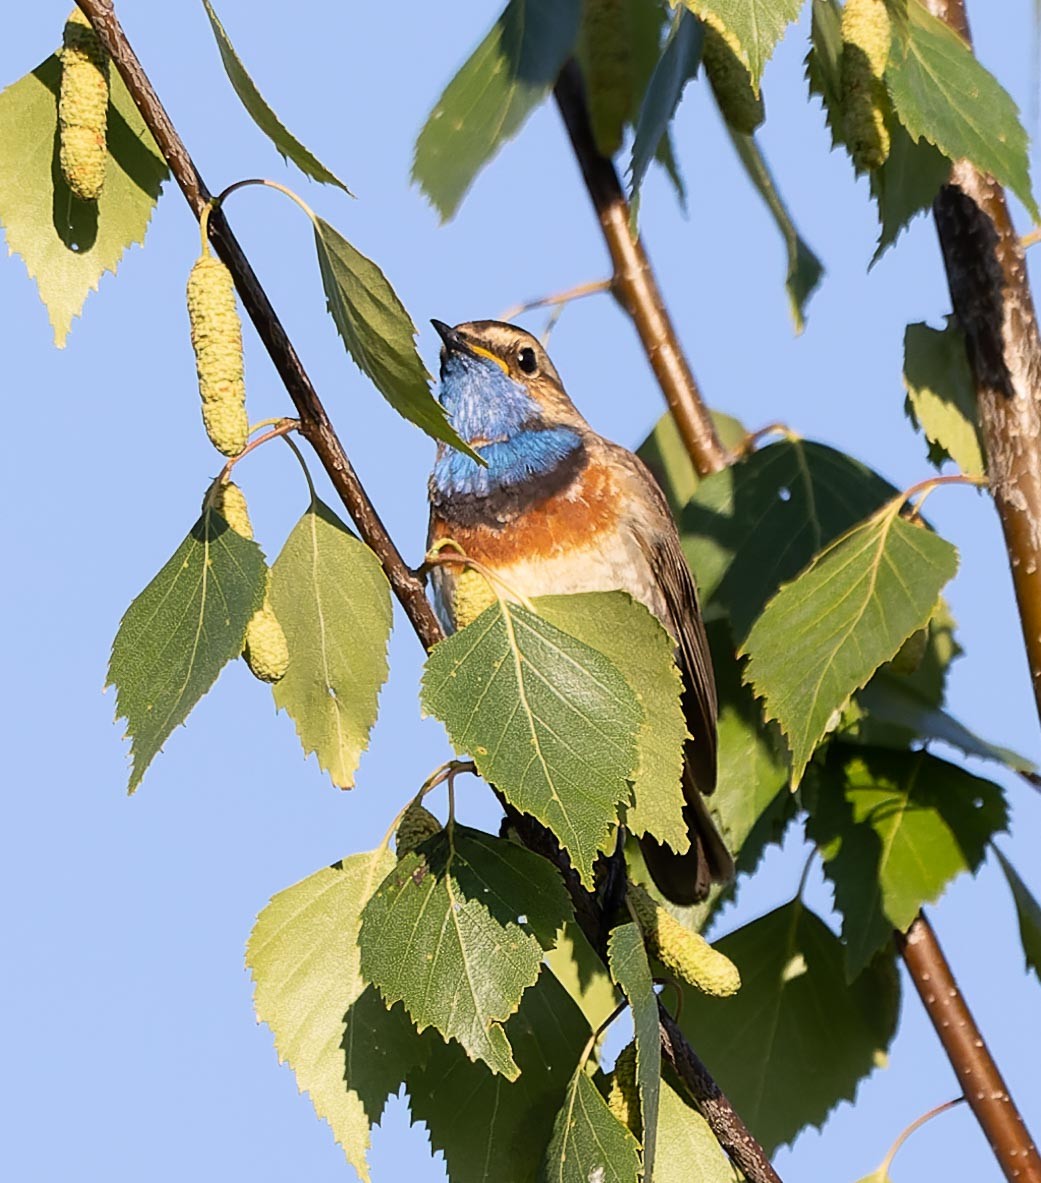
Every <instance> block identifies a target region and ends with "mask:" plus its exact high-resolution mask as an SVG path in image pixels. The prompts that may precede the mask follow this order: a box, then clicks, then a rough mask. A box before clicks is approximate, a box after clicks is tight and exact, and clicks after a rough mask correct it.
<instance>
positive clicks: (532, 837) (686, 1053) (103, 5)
mask: <svg viewBox="0 0 1041 1183" xmlns="http://www.w3.org/2000/svg"><path fill="white" fill-rule="evenodd" d="M76 2H77V4H78V5H79V7H80V8H81V9H82V11H83V12H84V13H85V14H86V16H87V17H88V19H89V20H90V22H91V24H92V25H93V26H94V29H95V31H96V32H97V34H98V37H99V39H100V40H101V43H102V45H103V46H104V48H105V51H106V53H107V54H108V55H109V57H110V58H111V59H112V62H113V64H114V65H115V67H116V69H117V70H118V71H119V74H120V76H121V77H122V79H123V81H124V82H125V83H126V86H127V89H128V90H129V92H130V94H131V96H132V98H133V100H134V103H135V105H136V106H137V109H138V110H139V111H140V113H141V116H142V118H143V120H144V122H145V125H146V126H147V127H148V130H149V131H150V132H151V134H152V137H153V139H154V140H155V142H156V144H157V146H158V148H159V151H160V152H161V154H162V156H163V158H164V159H165V160H166V163H167V164H168V166H169V168H170V171H171V172H172V174H173V176H174V179H175V180H176V181H177V184H178V186H179V187H180V189H181V192H182V193H183V194H184V197H185V200H186V201H187V202H188V205H189V207H190V208H191V210H192V212H193V213H194V214H195V216H196V217H197V218H200V217H201V216H202V213H203V211H204V209H206V208H207V206H208V205H209V203H210V201H211V197H212V195H211V193H210V191H209V189H207V187H206V185H205V183H204V181H203V179H202V177H201V176H200V175H199V172H198V170H197V169H196V167H195V164H194V162H193V161H192V159H191V157H190V155H189V154H188V150H187V148H186V147H185V145H184V142H183V141H182V140H181V138H180V136H179V134H178V133H177V130H176V128H175V127H174V126H173V123H172V122H171V121H170V117H169V116H168V114H167V113H166V110H165V108H164V107H163V105H162V103H161V101H160V99H159V96H158V95H157V94H156V92H155V89H154V88H153V86H152V84H151V81H150V80H149V78H148V76H147V75H146V74H145V71H144V69H143V67H142V66H141V63H140V61H139V60H138V58H137V55H136V54H135V53H134V51H133V49H132V47H131V46H130V43H129V42H128V41H127V38H126V34H125V33H124V32H123V29H122V28H121V26H120V24H119V21H118V20H117V19H116V15H115V11H114V10H113V7H112V0H76ZM612 171H613V170H612ZM615 183H616V184H617V177H615ZM623 205H624V201H623ZM627 216H628V215H626V217H627ZM209 231H210V234H209V237H210V241H211V242H212V244H213V246H214V249H215V250H216V252H217V254H218V255H219V256H220V258H221V259H222V260H223V261H224V263H225V264H226V265H227V267H228V269H229V270H230V271H231V273H232V275H233V276H234V278H235V286H236V287H237V289H238V292H239V295H240V297H241V298H242V303H243V306H244V308H245V309H246V313H247V315H248V316H249V318H250V320H251V321H252V322H253V325H254V327H255V328H256V330H257V334H258V335H259V337H260V339H261V341H262V342H263V343H264V346H265V348H266V349H267V351H268V354H269V356H270V357H271V360H272V362H273V363H274V365H275V368H276V370H277V372H278V374H279V377H280V378H281V379H282V381H283V383H284V384H285V387H286V390H287V391H288V393H289V396H290V398H291V399H292V400H293V403H294V405H295V406H296V409H297V412H298V414H299V417H300V434H301V435H302V436H304V438H306V439H307V441H308V442H309V443H310V444H311V447H312V448H313V449H314V451H315V454H316V455H317V456H318V459H319V460H320V462H321V464H322V466H323V467H324V468H325V470H326V473H327V474H328V476H329V479H330V480H331V481H332V484H333V487H334V488H335V489H336V491H337V493H338V494H339V496H340V499H341V500H342V502H343V504H344V507H345V508H346V510H347V512H348V514H349V515H350V516H351V518H352V520H353V521H354V524H355V526H356V527H357V529H358V532H359V534H360V535H361V537H362V539H363V540H364V541H365V542H366V544H367V545H368V546H369V547H371V548H372V550H373V551H374V552H375V554H376V555H377V557H378V558H379V560H380V563H381V564H382V566H383V570H384V572H385V573H386V575H387V578H388V579H389V581H390V584H391V587H392V589H393V591H394V593H395V595H396V596H397V598H398V600H399V602H400V603H401V606H402V608H403V609H404V610H405V613H406V614H407V616H408V618H409V621H410V622H411V624H412V627H413V628H414V629H415V631H416V635H417V636H418V637H419V640H420V642H421V643H422V645H423V646H424V647H425V648H426V649H430V648H432V647H433V646H434V645H435V644H437V642H438V641H440V640H441V639H442V638H443V637H444V633H443V631H442V629H441V626H440V624H439V623H438V620H437V617H436V616H435V615H434V612H433V609H432V608H431V606H430V602H429V601H428V600H427V598H426V593H425V590H424V587H423V583H422V581H421V580H420V579H418V578H417V577H416V575H415V574H414V573H413V572H412V571H411V570H410V569H409V567H408V566H407V565H406V563H405V561H404V559H403V558H402V557H401V554H400V553H399V551H398V549H397V547H396V546H395V545H394V542H393V540H392V539H391V537H390V535H389V534H388V533H387V530H386V528H385V527H384V525H383V523H382V521H381V520H380V517H379V515H378V513H377V512H376V509H375V507H374V506H373V504H372V502H371V501H370V500H369V497H368V494H367V493H366V492H365V490H364V488H363V487H362V484H361V482H360V481H359V480H358V477H357V474H356V473H355V471H354V469H353V467H352V466H351V463H350V460H349V459H348V458H347V454H346V452H345V451H344V448H343V445H342V444H341V443H340V441H339V439H338V437H337V435H336V433H335V431H334V430H333V427H332V424H331V422H330V421H329V417H328V415H327V414H326V411H325V408H324V407H323V405H322V403H321V401H320V399H319V398H318V394H317V392H316V391H315V389H314V387H313V386H312V384H311V381H310V379H309V378H308V376H307V373H306V371H305V370H304V368H303V365H302V363H301V362H300V359H299V357H297V354H296V351H295V350H294V348H293V345H292V343H291V342H290V340H289V337H288V335H287V334H286V331H285V329H284V328H283V327H282V324H281V322H280V321H279V319H278V316H277V314H276V313H275V310H274V308H273V307H272V306H271V302H270V300H269V299H268V297H267V293H266V292H265V291H264V289H263V288H262V287H261V285H260V281H259V280H258V279H257V276H256V274H255V273H254V271H253V269H252V267H251V266H250V264H249V261H248V259H247V258H246V256H245V254H244V253H243V251H242V248H241V247H240V246H239V244H238V241H237V240H236V238H235V236H234V235H233V234H232V232H231V228H230V227H229V225H228V223H227V220H226V218H225V216H224V213H223V211H222V210H221V209H219V208H216V209H212V210H211V212H210V215H209ZM626 236H627V239H628V228H627V227H626ZM628 240H629V241H630V243H631V239H628ZM640 257H641V258H642V252H640ZM643 265H644V267H645V268H646V260H644V263H643ZM648 270H649V269H648ZM628 274H629V273H628V272H627V275H628ZM648 282H650V287H651V290H652V291H653V292H654V293H655V295H656V293H657V289H656V288H655V287H653V280H651V281H648V279H647V277H646V276H644V277H642V278H641V277H640V276H631V275H630V276H629V278H628V279H627V280H626V283H627V284H628V285H629V287H631V288H633V289H636V290H643V289H644V288H646V287H647V285H648ZM627 290H628V289H627ZM656 298H657V299H658V309H657V311H654V310H653V309H652V310H651V311H654V316H655V317H657V318H658V320H659V321H660V320H661V318H665V313H664V308H663V307H661V305H660V297H656ZM655 323H657V321H656V322H655ZM665 323H666V325H667V323H668V322H667V318H665ZM659 327H660V326H659ZM668 328H669V332H670V333H671V325H669V326H668ZM642 335H643V334H642V332H641V336H642ZM670 341H671V342H672V344H671V345H670V344H669V342H670ZM645 344H646V343H645ZM661 345H662V349H663V350H664V352H665V353H666V354H667V355H668V357H669V358H671V360H669V361H668V363H667V364H664V363H663V366H664V369H666V370H670V371H671V369H672V368H675V367H676V364H677V363H676V353H677V351H678V346H677V345H676V344H675V336H674V335H672V336H671V337H670V336H669V334H667V333H664V331H662V333H661ZM678 356H679V357H680V358H681V359H682V354H679V355H678ZM684 366H685V363H684ZM656 372H657V366H656ZM687 374H688V377H689V371H687ZM690 387H691V388H693V379H692V378H690ZM694 393H695V395H696V390H695V392H694ZM688 394H689V390H688ZM681 401H682V400H681ZM688 402H689V399H688ZM700 406H701V404H700V401H697V405H696V406H695V407H694V411H697V409H698V408H699V407H700ZM688 409H690V408H689V407H688ZM701 410H702V411H703V410H704V408H703V407H702V408H701ZM692 423H693V427H694V429H693V434H692V438H693V439H697V440H700V441H701V446H702V453H703V459H704V461H705V465H706V467H705V471H712V470H714V469H717V468H721V467H722V466H723V464H724V463H725V461H726V453H725V451H724V450H723V449H722V447H721V446H720V444H719V440H718V437H717V436H716V434H715V430H714V428H713V426H712V422H711V419H709V418H708V416H707V413H705V414H704V416H703V421H702V418H701V417H699V416H698V415H697V414H693V416H692ZM500 801H501V802H502V804H503V806H504V809H505V811H506V814H507V818H508V819H509V823H510V824H511V825H512V826H513V828H514V829H515V830H516V831H517V833H518V835H519V836H520V837H521V840H522V841H523V842H524V844H525V845H526V846H528V847H529V848H530V849H532V850H535V851H537V852H539V853H542V854H544V856H545V857H548V858H550V860H551V861H552V862H554V863H555V864H556V865H557V866H558V867H559V868H560V870H561V872H562V873H563V875H564V877H565V881H566V882H568V884H569V886H570V887H572V889H573V898H574V899H575V900H576V915H577V917H578V919H579V923H580V924H581V926H582V927H583V930H584V931H585V934H586V936H587V937H589V938H590V940H592V941H593V942H594V945H595V947H597V948H601V945H602V941H601V938H602V936H603V929H604V927H605V925H604V918H603V917H602V916H601V914H600V910H599V909H598V908H597V907H596V906H595V903H594V902H593V900H592V897H591V896H590V895H589V893H587V892H582V890H581V886H580V885H579V886H578V889H577V891H575V890H574V887H575V884H576V883H577V876H575V874H574V871H573V870H572V868H571V866H570V862H569V860H568V858H567V856H566V854H565V853H564V852H563V851H562V850H561V849H560V847H559V844H558V843H557V842H556V841H555V839H554V838H553V835H552V834H550V833H549V832H548V831H547V830H546V829H545V828H544V827H542V826H540V825H539V824H538V823H536V822H535V821H534V819H532V818H530V817H526V816H525V815H523V814H520V813H518V812H517V811H516V810H514V809H512V808H511V807H509V806H508V805H507V804H506V802H504V801H502V798H501V796H500ZM601 952H602V949H601ZM666 1021H667V1022H668V1027H667V1026H666ZM662 1042H663V1046H667V1051H666V1055H667V1056H668V1057H669V1058H670V1062H671V1063H672V1064H673V1067H674V1068H675V1069H676V1071H677V1073H678V1074H679V1076H680V1078H681V1079H682V1080H683V1081H684V1082H685V1084H686V1085H687V1087H688V1089H690V1091H691V1094H692V1096H695V1097H698V1096H703V1098H704V1099H703V1101H702V1102H701V1103H700V1104H699V1108H700V1109H701V1112H702V1113H703V1114H704V1116H705V1117H706V1120H707V1121H708V1123H709V1125H710V1127H711V1128H712V1130H713V1133H714V1134H715V1135H716V1137H717V1138H718V1139H719V1142H720V1144H721V1145H722V1147H723V1148H724V1150H726V1152H727V1153H728V1154H729V1155H730V1157H731V1159H732V1160H733V1161H734V1162H735V1163H736V1164H737V1165H738V1166H740V1167H741V1168H742V1169H743V1170H744V1172H745V1175H746V1177H747V1178H748V1180H749V1181H750V1183H780V1180H779V1179H778V1176H777V1174H776V1173H775V1172H774V1170H773V1168H772V1167H771V1166H770V1163H769V1161H768V1160H767V1157H766V1155H765V1153H764V1151H763V1150H762V1147H760V1146H759V1145H758V1143H756V1142H755V1140H754V1139H753V1138H752V1136H751V1134H749V1132H748V1130H747V1129H746V1127H745V1126H744V1123H743V1122H742V1121H741V1119H740V1118H739V1117H738V1116H737V1114H736V1113H735V1112H734V1110H733V1108H732V1107H731V1105H730V1103H729V1101H727V1099H726V1097H725V1096H724V1095H723V1093H722V1091H721V1090H720V1088H719V1086H718V1085H717V1084H716V1083H715V1081H713V1080H712V1078H711V1076H710V1075H709V1074H708V1072H707V1071H706V1070H705V1068H704V1065H702V1064H701V1061H700V1060H698V1058H697V1056H696V1055H695V1054H694V1052H693V1050H692V1049H691V1048H690V1046H689V1044H687V1042H686V1040H685V1039H684V1037H683V1035H682V1033H681V1032H680V1031H679V1028H677V1027H676V1026H675V1024H673V1023H672V1020H671V1018H669V1017H668V1014H667V1012H666V1014H665V1018H664V1019H663V1020H662ZM695 1103H696V1104H698V1101H697V1100H696V1101H695Z"/></svg>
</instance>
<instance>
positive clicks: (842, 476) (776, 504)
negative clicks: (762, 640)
mask: <svg viewBox="0 0 1041 1183" xmlns="http://www.w3.org/2000/svg"><path fill="white" fill-rule="evenodd" d="M895 493H896V489H894V488H893V486H892V485H890V484H889V483H888V482H887V481H884V480H883V479H882V478H881V477H880V476H879V475H878V474H877V473H875V472H872V471H871V469H870V468H867V467H866V466H865V465H863V464H861V463H860V462H859V461H857V460H854V459H853V458H852V457H850V456H847V455H846V454H845V453H844V452H839V451H836V450H835V449H834V448H829V447H827V446H825V445H824V444H816V443H812V442H810V441H808V440H800V439H786V440H782V441H781V442H780V443H776V444H771V445H770V446H769V447H766V448H760V449H759V450H758V451H755V452H753V453H752V454H751V455H749V456H746V457H744V458H743V459H741V460H739V461H738V462H737V463H736V464H733V465H731V466H730V467H728V468H725V469H724V470H723V471H722V472H718V473H713V474H712V476H709V477H706V478H705V479H704V480H703V481H702V482H701V483H700V484H699V485H698V487H697V492H696V493H695V495H694V497H693V499H692V500H691V501H690V503H689V505H688V506H687V508H686V509H685V510H684V512H683V515H682V517H681V518H680V532H681V534H682V536H683V550H684V553H685V554H686V556H687V560H688V562H689V563H690V565H691V569H692V570H693V571H694V574H695V575H696V576H697V579H698V587H699V588H700V589H701V599H702V604H703V606H704V609H705V611H706V614H710V613H711V610H712V608H713V607H714V606H715V605H716V604H718V605H720V606H722V607H723V608H724V609H725V610H726V612H727V613H728V615H729V616H730V621H731V624H732V625H733V628H734V639H735V640H737V641H739V642H740V641H743V640H744V639H745V637H747V636H748V630H749V629H750V628H751V627H752V624H753V622H754V621H755V619H756V617H757V616H758V615H759V613H760V612H761V611H762V609H763V605H764V604H765V603H766V601H767V600H768V599H769V598H770V597H771V596H772V595H773V594H774V592H776V591H777V588H778V587H779V586H780V585H781V583H782V582H784V581H785V580H789V579H793V578H794V577H795V576H796V575H797V574H798V573H799V572H800V571H801V570H802V569H803V568H804V567H805V566H806V564H807V563H808V562H809V561H810V559H812V558H813V556H814V555H815V554H817V553H818V552H819V551H820V550H822V549H823V548H824V547H825V546H826V545H827V544H828V543H829V542H831V541H832V540H833V539H835V538H837V537H839V535H840V534H842V533H843V532H844V531H846V530H848V529H849V528H850V527H851V526H854V525H856V523H857V522H859V521H862V520H863V519H864V518H865V517H867V515H868V514H870V513H873V512H874V511H875V510H876V509H878V508H879V506H881V505H883V504H884V503H885V502H887V501H888V500H889V499H890V498H891V497H892V496H894V494H895Z"/></svg>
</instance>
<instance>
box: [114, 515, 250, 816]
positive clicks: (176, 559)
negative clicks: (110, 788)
mask: <svg viewBox="0 0 1041 1183" xmlns="http://www.w3.org/2000/svg"><path fill="white" fill-rule="evenodd" d="M266 577H267V566H266V564H265V563H264V555H263V552H262V551H261V549H260V547H259V546H257V544H256V543H255V542H253V541H251V540H249V539H246V538H243V537H242V536H241V535H240V534H237V533H236V532H235V531H234V530H231V529H229V528H228V525H227V523H226V522H225V521H224V519H223V518H222V517H221V516H220V515H219V514H218V513H216V512H215V511H213V510H212V509H210V508H209V506H208V505H207V506H206V507H205V508H204V509H203V513H202V516H201V517H200V518H199V520H198V521H197V522H196V523H195V525H194V526H193V527H192V529H191V531H190V533H189V534H188V537H187V538H185V540H184V541H183V542H182V543H181V545H180V546H179V547H178V548H177V550H176V551H175V552H174V554H173V556H172V557H171V559H170V560H169V562H168V563H167V564H166V566H165V567H163V569H162V570H161V571H160V572H159V574H158V575H157V576H156V577H155V578H154V579H153V580H152V582H151V583H150V584H149V585H148V586H147V587H146V588H145V589H144V591H143V592H141V594H140V595H139V596H138V597H137V598H136V599H135V600H134V602H133V603H132V604H131V605H130V607H129V608H128V609H127V610H126V613H125V614H124V616H123V619H122V620H121V621H120V624H119V631H118V632H117V633H116V639H115V641H113V643H112V658H111V660H110V662H109V667H108V679H107V684H108V685H110V686H115V688H116V717H117V718H123V719H126V722H127V730H126V734H127V735H128V736H129V737H130V750H131V755H132V757H133V766H132V770H131V773H130V786H129V788H130V792H133V791H134V789H136V788H137V786H138V785H139V784H140V783H141V778H142V777H143V776H144V774H145V769H146V768H147V767H148V765H149V764H150V763H151V762H152V760H153V758H154V757H155V755H156V754H157V753H158V752H159V750H160V749H161V747H162V745H163V744H164V743H165V742H166V740H167V739H168V737H169V736H170V734H171V733H172V731H173V729H174V728H175V727H176V726H177V725H178V723H183V722H184V720H185V719H186V718H187V717H188V713H189V711H191V709H192V707H194V706H195V704H196V703H197V702H198V701H199V699H200V698H202V696H203V695H204V694H205V693H206V691H207V690H209V688H210V687H211V686H212V685H213V683H214V682H215V681H216V680H217V675H218V674H219V673H220V671H221V670H222V669H223V667H224V666H225V665H226V664H227V663H228V662H229V661H231V660H232V658H234V657H238V655H239V654H240V653H241V652H242V642H243V639H244V637H245V635H246V625H247V624H248V623H249V621H250V617H252V615H253V613H254V612H256V610H257V609H258V608H259V607H260V606H261V604H262V603H263V601H264V585H265V580H266Z"/></svg>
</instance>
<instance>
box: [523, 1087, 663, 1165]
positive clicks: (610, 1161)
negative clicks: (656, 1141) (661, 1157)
mask: <svg viewBox="0 0 1041 1183" xmlns="http://www.w3.org/2000/svg"><path fill="white" fill-rule="evenodd" d="M638 1145H639V1143H638V1142H637V1141H636V1139H635V1138H634V1137H633V1136H632V1134H631V1133H630V1132H629V1131H628V1130H627V1129H626V1128H625V1126H624V1125H622V1123H621V1122H620V1121H619V1120H618V1118H617V1117H615V1116H614V1114H613V1113H612V1112H611V1110H610V1109H608V1107H607V1102H606V1101H605V1100H604V1099H603V1097H601V1096H600V1094H599V1093H598V1092H597V1089H596V1085H595V1084H594V1083H593V1081H592V1079H591V1078H590V1077H589V1076H588V1075H587V1074H586V1072H585V1069H584V1067H579V1069H578V1070H577V1072H576V1073H575V1075H574V1076H573V1077H572V1078H571V1083H570V1085H569V1086H568V1091H567V1095H566V1096H565V1098H564V1104H563V1106H562V1107H561V1110H560V1112H559V1113H558V1114H557V1120H556V1122H555V1123H554V1126H553V1137H552V1138H551V1139H550V1143H549V1146H548V1147H547V1148H546V1156H545V1158H544V1159H543V1162H542V1170H541V1171H540V1172H539V1180H540V1183H590V1181H591V1180H593V1181H595V1183H637V1178H638V1176H639V1173H640V1156H639V1154H638Z"/></svg>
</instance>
